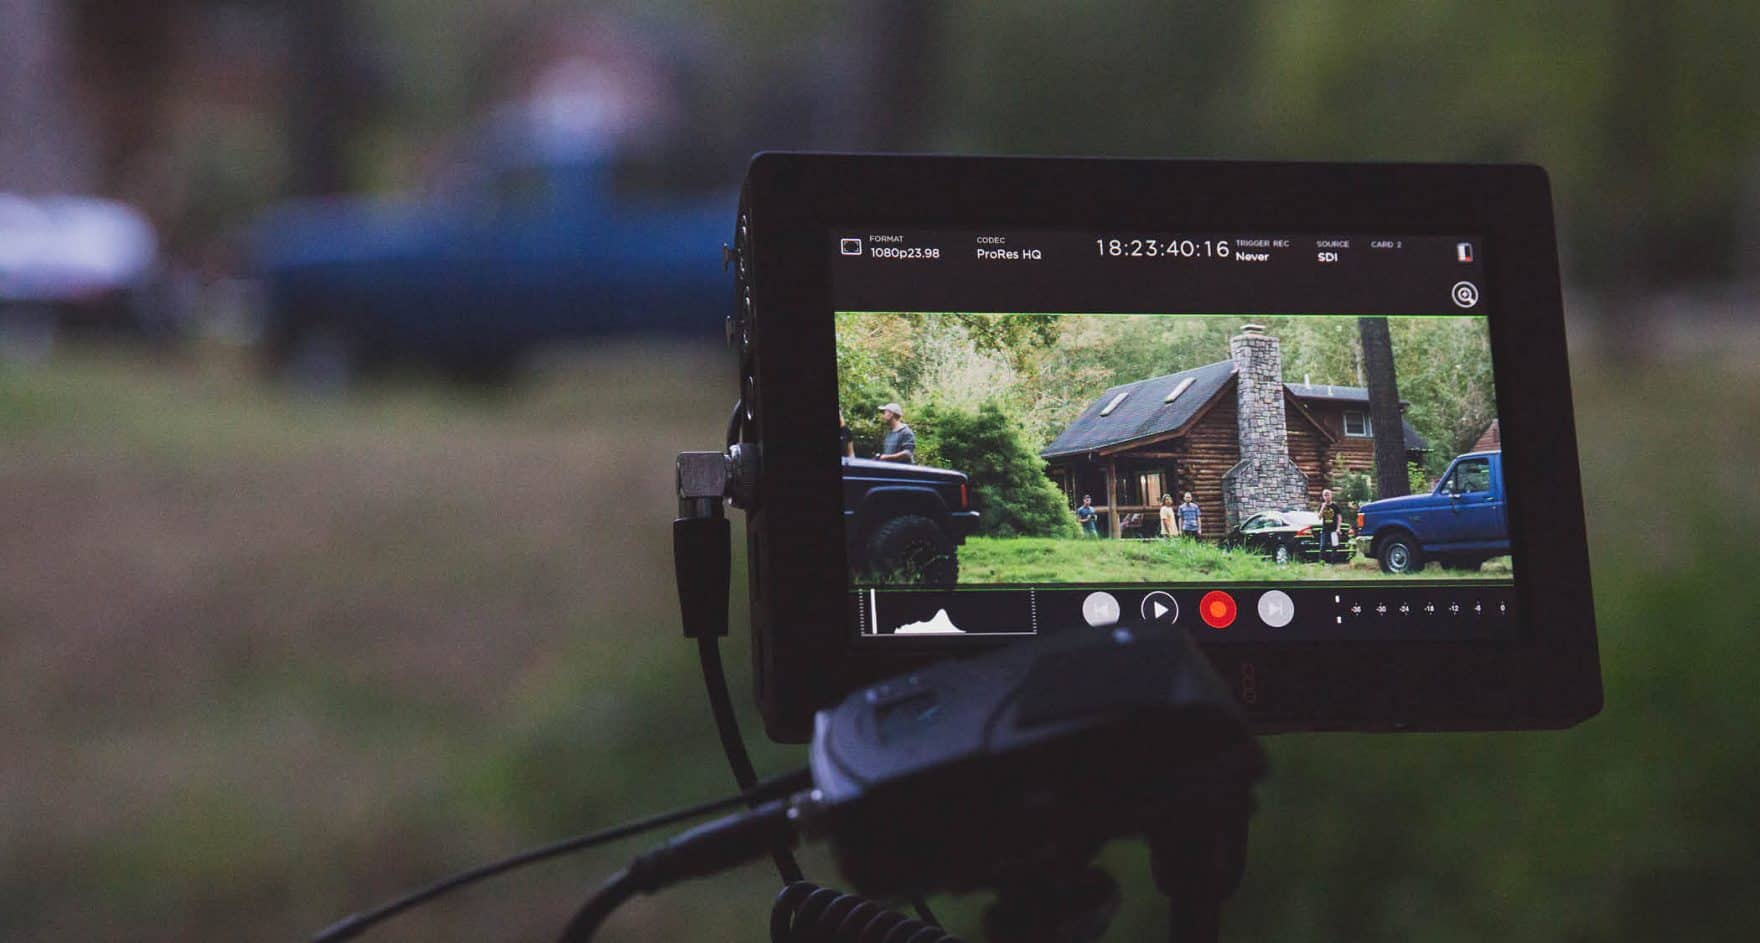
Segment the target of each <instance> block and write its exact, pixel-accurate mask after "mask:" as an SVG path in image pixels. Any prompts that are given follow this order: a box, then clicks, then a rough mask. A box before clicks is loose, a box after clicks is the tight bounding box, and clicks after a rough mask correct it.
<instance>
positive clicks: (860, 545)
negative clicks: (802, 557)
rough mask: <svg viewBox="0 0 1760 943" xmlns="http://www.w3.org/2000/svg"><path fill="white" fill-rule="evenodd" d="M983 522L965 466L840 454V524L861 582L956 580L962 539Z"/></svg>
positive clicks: (944, 583) (943, 582) (941, 583)
mask: <svg viewBox="0 0 1760 943" xmlns="http://www.w3.org/2000/svg"><path fill="white" fill-rule="evenodd" d="M977 524H978V512H977V511H974V510H972V499H971V491H970V487H969V485H968V483H967V481H966V476H965V474H964V473H962V472H956V471H949V470H948V469H945V468H929V467H927V466H924V465H905V464H901V463H899V462H881V461H875V460H873V459H866V458H845V459H844V460H843V529H844V534H845V536H846V538H847V540H848V543H849V561H850V567H851V569H852V570H853V571H854V572H855V573H856V574H857V575H858V576H859V577H860V578H862V579H863V580H864V581H871V582H876V583H923V584H928V585H932V586H952V585H953V584H954V583H955V582H956V581H957V580H958V579H959V545H960V544H962V543H964V542H965V539H966V536H967V535H968V534H970V533H971V532H972V529H973V528H974V527H976V526H977Z"/></svg>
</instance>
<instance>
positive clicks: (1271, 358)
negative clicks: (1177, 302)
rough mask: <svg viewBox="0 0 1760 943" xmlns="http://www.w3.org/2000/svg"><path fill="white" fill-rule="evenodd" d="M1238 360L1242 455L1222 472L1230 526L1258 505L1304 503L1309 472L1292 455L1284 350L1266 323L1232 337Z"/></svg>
mask: <svg viewBox="0 0 1760 943" xmlns="http://www.w3.org/2000/svg"><path fill="white" fill-rule="evenodd" d="M1228 353H1229V357H1230V358H1231V359H1233V360H1234V371H1235V404H1236V407H1237V410H1238V415H1237V417H1236V422H1237V424H1238V429H1239V435H1238V438H1239V440H1240V449H1241V460H1240V462H1239V463H1237V464H1236V465H1235V466H1234V467H1233V468H1231V469H1229V470H1228V473H1227V474H1225V475H1223V476H1222V504H1223V508H1224V510H1225V511H1226V512H1227V517H1228V521H1227V526H1229V527H1233V526H1234V525H1235V524H1237V523H1239V522H1241V521H1243V520H1245V519H1247V518H1248V517H1251V516H1252V515H1254V514H1257V513H1259V512H1260V511H1280V510H1283V509H1285V508H1301V507H1306V506H1307V503H1308V478H1307V476H1306V475H1304V474H1302V470H1301V469H1300V468H1298V467H1297V466H1296V463H1294V462H1292V461H1290V459H1289V429H1288V427H1287V426H1286V425H1285V424H1284V416H1283V352H1282V350H1281V349H1280V348H1279V346H1278V343H1277V338H1275V337H1272V336H1271V335H1269V334H1267V333H1265V328H1263V327H1261V326H1260V325H1257V324H1248V325H1245V326H1243V327H1242V328H1241V332H1240V333H1239V334H1236V335H1235V336H1234V337H1231V338H1229V340H1228Z"/></svg>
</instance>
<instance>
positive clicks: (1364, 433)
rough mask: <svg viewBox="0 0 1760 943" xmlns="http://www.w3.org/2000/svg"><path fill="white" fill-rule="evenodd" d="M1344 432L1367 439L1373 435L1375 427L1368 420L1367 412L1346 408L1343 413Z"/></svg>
mask: <svg viewBox="0 0 1760 943" xmlns="http://www.w3.org/2000/svg"><path fill="white" fill-rule="evenodd" d="M1344 434H1345V435H1348V436H1352V437H1354V438H1358V439H1367V438H1370V437H1372V436H1374V435H1375V428H1374V426H1373V425H1371V424H1370V422H1369V414H1368V413H1359V412H1357V411H1355V410H1346V411H1345V414H1344Z"/></svg>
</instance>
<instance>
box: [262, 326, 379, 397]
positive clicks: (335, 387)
mask: <svg viewBox="0 0 1760 943" xmlns="http://www.w3.org/2000/svg"><path fill="white" fill-rule="evenodd" d="M279 354H280V356H279V357H278V358H277V360H278V361H279V363H278V364H277V373H279V375H280V377H281V379H282V380H284V381H286V382H287V383H288V384H289V385H291V386H293V387H295V388H297V389H299V390H301V391H302V392H306V393H316V394H319V395H323V396H334V395H338V394H341V393H346V392H348V390H349V388H351V387H352V386H354V384H355V381H356V379H357V378H358V376H359V374H360V370H361V362H362V357H361V345H360V342H359V341H358V340H356V339H355V338H354V337H353V336H351V335H350V334H349V332H347V331H344V330H343V329H341V328H340V327H338V326H337V325H334V324H313V325H308V326H306V327H302V328H300V329H298V330H296V331H295V332H294V333H293V336H292V337H290V338H288V339H287V340H286V341H285V342H284V346H283V347H282V349H281V350H280V351H279Z"/></svg>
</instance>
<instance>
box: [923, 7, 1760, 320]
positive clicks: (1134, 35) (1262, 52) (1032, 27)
mask: <svg viewBox="0 0 1760 943" xmlns="http://www.w3.org/2000/svg"><path fill="white" fill-rule="evenodd" d="M948 25H949V31H950V36H949V39H948V40H947V42H946V43H945V44H944V48H945V50H946V63H947V65H946V68H947V70H948V74H949V79H950V81H949V84H948V95H947V97H945V98H944V99H942V100H941V101H940V102H939V104H940V105H941V106H942V107H941V114H942V115H943V120H942V123H941V127H942V128H943V132H942V135H943V137H942V140H943V143H945V144H946V145H948V146H951V147H954V148H958V149H976V150H991V151H994V150H1002V151H1015V152H1036V153H1064V152H1080V153H1110V154H1121V155H1145V156H1147V155H1158V156H1188V157H1235V158H1286V159H1321V160H1435V161H1460V160H1469V161H1525V162H1533V163H1539V164H1542V165H1544V166H1546V167H1547V169H1548V170H1550V171H1551V174H1552V180H1553V185H1554V189H1555V195H1556V197H1557V199H1558V204H1559V210H1560V219H1561V221H1562V222H1561V228H1562V231H1563V235H1564V238H1565V240H1566V246H1567V250H1568V253H1569V255H1570V256H1571V261H1572V263H1573V268H1574V269H1575V271H1577V272H1578V273H1579V274H1580V275H1581V276H1582V277H1584V278H1586V279H1588V280H1590V281H1592V282H1595V283H1600V284H1615V285H1624V286H1632V285H1634V284H1635V285H1655V284H1658V283H1662V282H1667V281H1671V280H1676V279H1681V278H1693V279H1704V278H1718V277H1727V276H1730V275H1732V274H1734V273H1736V272H1737V271H1738V266H1739V265H1740V264H1741V262H1742V259H1741V257H1740V255H1739V254H1738V253H1739V248H1738V246H1737V245H1736V244H1735V243H1733V242H1732V239H1736V238H1739V237H1741V236H1742V235H1743V234H1744V233H1745V234H1747V235H1748V236H1749V237H1750V238H1751V236H1752V233H1753V232H1754V227H1755V223H1754V215H1755V207H1756V204H1757V203H1760V107H1757V105H1756V103H1757V102H1760V69H1756V68H1754V67H1753V63H1752V60H1753V46H1754V37H1755V36H1757V35H1760V6H1756V5H1755V4H1744V3H1721V2H1716V0H1689V2H1683V3H1672V4H1658V3H1650V2H1646V0H1613V2H1602V3H1571V4H1517V5H1507V4H1506V5H1488V4H1485V3H1474V2H1470V0H1445V2H1437V3H1424V4H1415V5H1414V4H1396V3H1386V2H1377V0H1305V2H1293V3H1274V2H1265V0H1259V2H1252V3H1235V4H1211V3H1204V2H1198V0H1186V2H1174V3H1161V4H1149V5H1144V4H1137V3H1126V2H1120V0H1100V2H1095V3H1087V4H1083V6H1082V9H1081V13H1080V15H1070V11H1069V9H1068V7H1067V6H1065V5H1063V4H1059V3H1052V2H1048V0H1027V2H1022V3H1013V4H1009V5H1008V7H1007V8H1006V10H1004V9H1002V8H996V7H990V6H983V5H978V6H962V7H958V8H956V9H955V11H954V12H952V13H951V14H950V15H949V17H948ZM1611 313H1614V314H1618V313H1619V312H1618V311H1615V312H1611Z"/></svg>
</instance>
